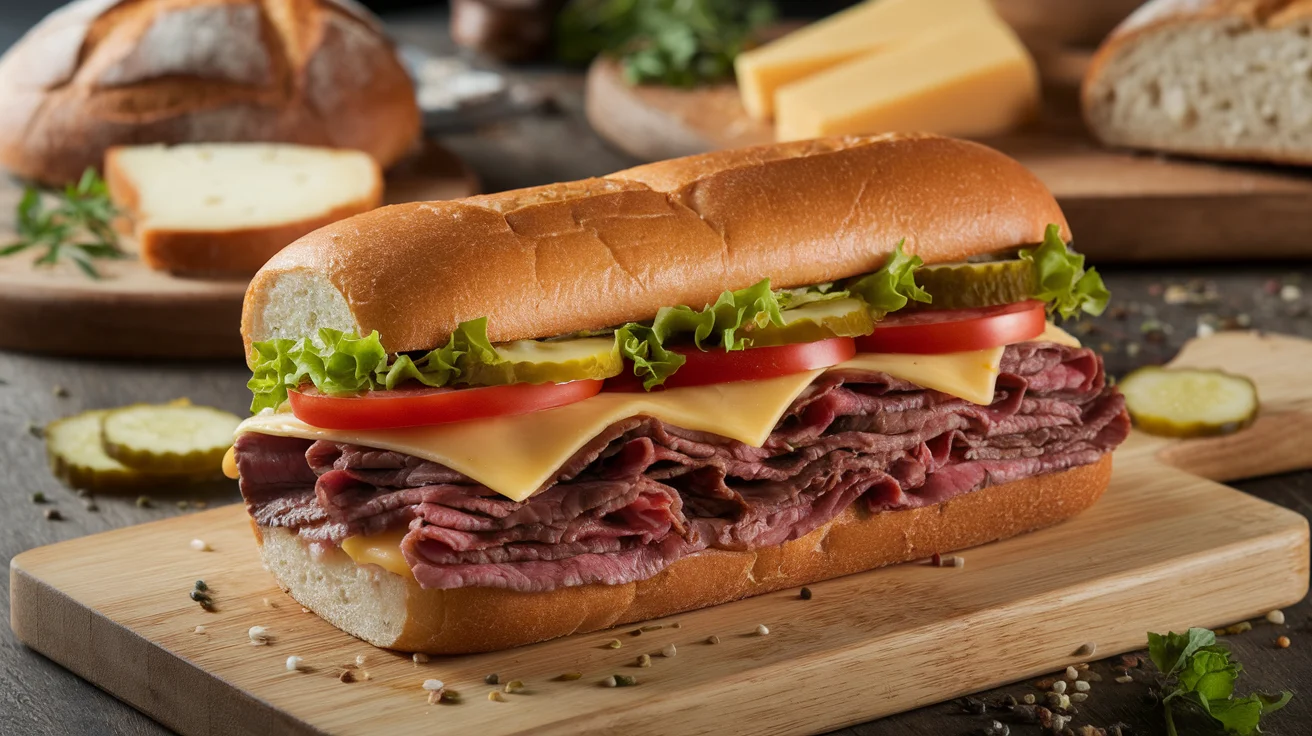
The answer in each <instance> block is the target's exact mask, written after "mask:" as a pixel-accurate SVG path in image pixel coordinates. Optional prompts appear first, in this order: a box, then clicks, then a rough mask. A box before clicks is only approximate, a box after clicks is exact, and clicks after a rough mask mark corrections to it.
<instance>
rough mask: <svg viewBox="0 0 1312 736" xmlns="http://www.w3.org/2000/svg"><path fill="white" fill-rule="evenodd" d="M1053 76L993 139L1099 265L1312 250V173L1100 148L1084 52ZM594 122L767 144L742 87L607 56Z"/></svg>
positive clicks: (677, 136)
mask: <svg viewBox="0 0 1312 736" xmlns="http://www.w3.org/2000/svg"><path fill="white" fill-rule="evenodd" d="M1036 56H1037V58H1038V62H1039V67H1040V69H1041V70H1042V71H1043V73H1044V78H1045V79H1044V82H1045V84H1044V87H1045V89H1044V110H1043V113H1042V115H1041V116H1040V119H1039V121H1038V123H1037V124H1035V125H1034V126H1031V127H1029V128H1027V129H1025V130H1022V131H1017V132H1016V133H1013V134H1008V135H1006V136H1003V137H1000V138H997V139H993V140H989V141H986V142H987V143H989V144H990V145H993V146H996V147H997V148H999V149H1001V150H1002V151H1004V152H1006V153H1008V154H1010V155H1012V156H1014V157H1015V158H1017V159H1018V160H1020V162H1021V163H1023V164H1025V165H1026V166H1028V167H1029V168H1030V169H1031V170H1033V171H1034V172H1035V173H1036V174H1038V175H1039V178H1041V179H1042V180H1043V181H1044V183H1045V184H1047V185H1048V188H1049V189H1051V190H1052V191H1053V193H1054V194H1055V195H1056V196H1057V199H1058V200H1059V201H1060V202H1061V205H1062V209H1063V210H1064V211H1065V213H1066V217H1067V218H1068V219H1069V220H1070V224H1071V229H1072V230H1073V231H1074V232H1075V233H1077V237H1078V244H1079V245H1080V247H1081V249H1082V250H1083V251H1085V252H1086V253H1087V254H1088V255H1089V256H1091V257H1093V258H1095V259H1097V260H1099V261H1100V262H1104V263H1105V262H1110V261H1158V260H1185V261H1197V260H1201V259H1211V260H1215V259H1222V260H1224V259H1226V258H1229V257H1230V253H1231V252H1232V249H1233V243H1234V241H1235V239H1236V238H1243V239H1244V240H1245V241H1246V242H1247V243H1248V244H1249V246H1250V247H1249V248H1248V251H1247V252H1248V253H1249V254H1250V256H1252V257H1262V258H1288V257H1301V258H1307V257H1312V220H1310V219H1309V218H1307V217H1305V216H1300V215H1303V214H1304V213H1306V212H1308V211H1312V175H1310V174H1309V172H1308V171H1307V170H1305V169H1297V168H1283V169H1281V168H1276V167H1263V166H1242V165H1234V164H1213V163H1204V162H1200V161H1186V160H1183V159H1171V158H1163V157H1159V156H1152V155H1141V154H1132V153H1126V152H1114V151H1108V150H1106V149H1103V148H1100V147H1098V146H1097V144H1096V143H1094V142H1093V140H1091V139H1090V138H1089V136H1088V134H1087V133H1086V132H1085V130H1084V124H1083V122H1082V121H1081V120H1080V113H1079V101H1078V95H1077V90H1078V87H1079V82H1080V79H1081V77H1082V76H1083V72H1084V67H1085V65H1086V63H1087V61H1088V54H1087V52H1047V53H1043V52H1040V53H1037V54H1036ZM586 112H587V117H588V119H589V120H590V121H591V122H592V124H593V127H595V128H596V129H597V131H598V132H599V133H600V134H601V135H602V136H604V137H605V138H606V139H608V140H610V141H611V142H612V143H614V144H615V145H616V146H618V147H619V148H620V149H622V150H624V151H626V152H628V153H629V154H631V155H633V156H636V157H638V158H640V159H643V160H658V159H663V158H672V157H675V156H686V155H691V154H694V153H701V152H703V151H708V150H714V149H719V148H734V147H738V146H752V145H759V144H762V143H769V142H770V141H771V140H773V137H774V133H773V127H772V125H771V124H770V123H763V122H760V121H756V120H752V119H751V118H750V117H748V116H747V113H746V111H744V110H743V107H742V103H741V102H740V101H739V98H738V91H737V88H736V87H735V86H734V85H732V84H720V85H712V86H707V87H699V88H696V89H693V90H683V89H675V88H668V87H659V86H642V87H632V86H629V85H628V84H626V83H624V81H623V80H622V78H621V74H620V72H619V67H618V65H617V64H615V63H614V62H612V61H609V60H606V59H601V60H598V61H597V62H595V63H594V64H593V65H592V67H591V68H590V69H589V70H588V75H587V97H586Z"/></svg>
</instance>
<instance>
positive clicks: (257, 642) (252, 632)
mask: <svg viewBox="0 0 1312 736" xmlns="http://www.w3.org/2000/svg"><path fill="white" fill-rule="evenodd" d="M246 636H247V638H249V639H250V640H251V645H252V646H257V647H258V646H264V645H265V644H268V643H269V639H270V638H271V637H270V635H269V630H268V629H266V628H264V627H263V626H252V627H250V628H249V629H247V630H246Z"/></svg>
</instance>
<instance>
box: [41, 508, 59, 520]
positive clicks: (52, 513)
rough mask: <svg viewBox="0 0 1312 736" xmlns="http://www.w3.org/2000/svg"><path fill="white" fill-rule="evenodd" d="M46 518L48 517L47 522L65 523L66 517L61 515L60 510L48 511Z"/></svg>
mask: <svg viewBox="0 0 1312 736" xmlns="http://www.w3.org/2000/svg"><path fill="white" fill-rule="evenodd" d="M45 516H46V520H47V521H63V520H64V515H63V514H61V513H59V509H46V514H45Z"/></svg>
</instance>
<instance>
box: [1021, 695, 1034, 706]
mask: <svg viewBox="0 0 1312 736" xmlns="http://www.w3.org/2000/svg"><path fill="white" fill-rule="evenodd" d="M1021 700H1023V701H1025V705H1034V701H1035V700H1037V698H1035V697H1034V693H1025V697H1023V698H1021Z"/></svg>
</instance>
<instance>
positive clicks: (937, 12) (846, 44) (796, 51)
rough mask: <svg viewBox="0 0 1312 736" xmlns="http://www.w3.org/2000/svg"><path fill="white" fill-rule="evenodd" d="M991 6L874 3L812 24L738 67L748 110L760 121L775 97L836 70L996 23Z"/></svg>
mask: <svg viewBox="0 0 1312 736" xmlns="http://www.w3.org/2000/svg"><path fill="white" fill-rule="evenodd" d="M996 17H997V16H996V15H995V14H994V13H993V8H992V6H991V5H990V3H989V2H987V0H870V1H869V2H864V3H861V4H860V5H856V6H853V7H851V8H848V9H847V10H844V11H843V12H841V13H836V14H834V15H831V16H829V17H828V18H825V19H824V20H821V21H817V22H815V23H812V24H810V25H808V26H805V27H804V28H801V29H798V30H796V31H794V32H792V33H790V34H788V35H787V36H784V37H783V38H781V39H779V40H777V41H775V42H773V43H768V44H766V45H764V46H761V47H760V48H757V49H753V50H751V51H747V52H745V53H742V54H739V55H738V58H737V59H736V60H735V61H734V70H735V72H736V74H737V77H738V88H739V90H740V92H741V93H742V99H743V107H745V108H747V112H748V114H749V115H751V116H752V117H754V118H757V119H766V118H769V117H770V116H771V115H772V114H773V113H774V93H775V90H777V89H779V88H780V87H782V86H783V85H785V84H788V83H789V82H794V81H796V80H798V79H802V78H803V77H807V76H810V75H812V74H815V73H816V72H820V71H823V70H825V69H828V68H829V67H832V66H834V65H836V64H841V63H843V62H845V61H850V60H851V59H854V58H856V57H858V56H862V55H864V54H868V53H870V52H872V51H877V50H880V49H883V48H887V47H888V46H889V45H891V44H894V43H897V42H899V41H904V40H906V39H907V38H910V37H912V36H915V35H917V34H920V33H924V32H925V31H928V30H930V29H932V28H934V27H937V26H940V25H942V23H943V21H944V19H950V20H952V21H954V22H958V21H960V22H965V21H974V22H979V21H983V20H993V19H995V18H996Z"/></svg>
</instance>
